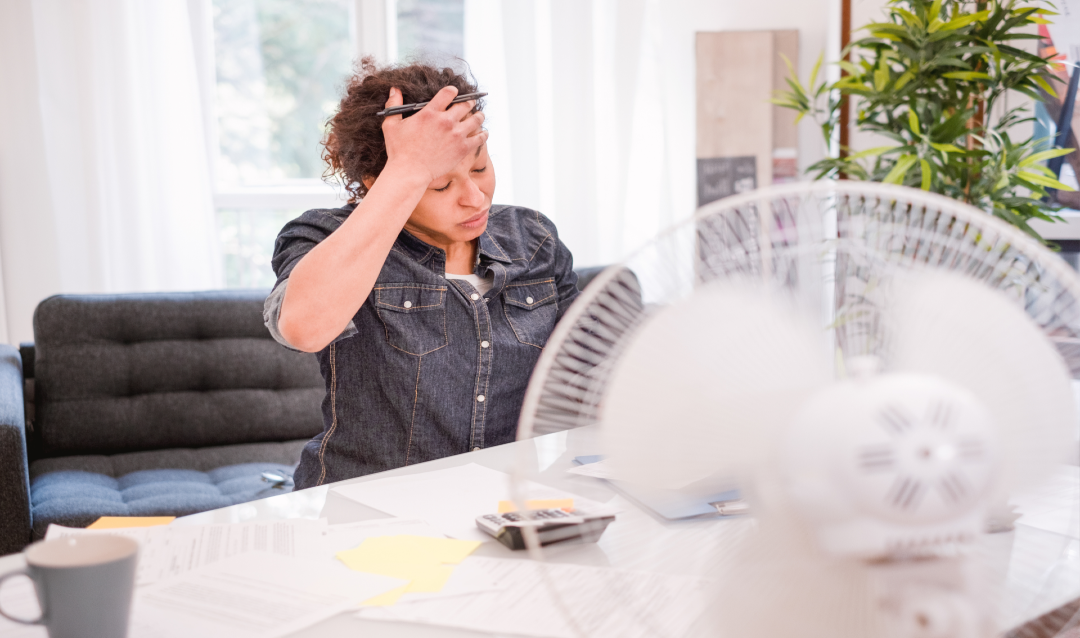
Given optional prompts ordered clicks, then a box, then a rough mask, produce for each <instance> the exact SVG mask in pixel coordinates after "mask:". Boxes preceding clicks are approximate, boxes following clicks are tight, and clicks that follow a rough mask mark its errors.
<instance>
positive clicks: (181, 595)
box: [129, 554, 404, 638]
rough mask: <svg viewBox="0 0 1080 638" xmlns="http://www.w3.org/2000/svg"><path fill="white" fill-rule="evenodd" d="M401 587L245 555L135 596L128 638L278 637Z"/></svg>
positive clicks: (352, 574) (284, 560) (369, 576)
mask: <svg viewBox="0 0 1080 638" xmlns="http://www.w3.org/2000/svg"><path fill="white" fill-rule="evenodd" d="M403 582H404V581H402V580H399V579H396V578H389V577H387V576H378V575H375V574H365V573H359V572H349V571H346V570H331V569H327V567H326V566H325V565H319V564H314V563H312V562H311V561H306V560H299V559H296V558H288V557H285V556H279V555H276V554H244V555H240V556H234V557H232V558H229V559H227V560H222V561H219V562H217V563H216V564H214V565H211V566H209V567H204V568H202V569H198V570H195V571H191V572H188V573H186V574H183V575H182V576H178V577H176V578H172V579H169V580H167V581H163V582H160V583H158V584H156V585H151V586H148V587H144V588H139V589H138V590H136V594H135V601H134V605H133V610H132V623H131V630H130V631H129V636H130V637H131V638H171V637H173V636H176V637H180V636H184V637H187V636H199V637H200V638H215V637H217V636H221V637H229V638H234V637H239V638H243V637H246V636H252V637H255V636H258V637H259V638H275V637H277V636H284V635H287V634H291V633H293V632H296V631H299V630H301V629H303V628H305V627H309V626H311V625H314V624H315V623H318V622H321V621H322V620H325V619H327V618H329V617H331V616H333V615H335V614H338V613H340V612H342V611H345V610H347V609H350V608H352V607H354V606H355V605H356V604H357V603H358V602H360V601H361V600H366V599H368V598H371V597H372V596H377V595H378V594H380V593H382V592H385V591H389V590H391V589H394V588H396V587H400V586H401V585H402V584H403Z"/></svg>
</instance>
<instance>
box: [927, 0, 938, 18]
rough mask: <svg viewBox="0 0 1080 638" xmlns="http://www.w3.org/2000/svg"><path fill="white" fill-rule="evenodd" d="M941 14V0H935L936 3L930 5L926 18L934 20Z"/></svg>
mask: <svg viewBox="0 0 1080 638" xmlns="http://www.w3.org/2000/svg"><path fill="white" fill-rule="evenodd" d="M939 15H941V0H934V4H932V5H930V11H929V12H928V13H927V14H926V18H927V19H928V20H930V22H933V21H934V20H937V19H938V16H939Z"/></svg>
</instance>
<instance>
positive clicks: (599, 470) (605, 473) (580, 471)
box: [566, 461, 615, 480]
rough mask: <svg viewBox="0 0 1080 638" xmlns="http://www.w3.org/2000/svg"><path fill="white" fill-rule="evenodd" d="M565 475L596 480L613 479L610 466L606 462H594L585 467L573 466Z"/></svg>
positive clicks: (613, 475)
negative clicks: (575, 475)
mask: <svg viewBox="0 0 1080 638" xmlns="http://www.w3.org/2000/svg"><path fill="white" fill-rule="evenodd" d="M566 472H567V474H577V475H578V476H589V477H592V478H598V479H609V480H610V479H613V478H615V474H614V473H613V472H612V471H611V464H610V463H609V462H608V461H596V462H595V463H586V464H585V465H575V466H574V467H572V468H570V469H569V470H566Z"/></svg>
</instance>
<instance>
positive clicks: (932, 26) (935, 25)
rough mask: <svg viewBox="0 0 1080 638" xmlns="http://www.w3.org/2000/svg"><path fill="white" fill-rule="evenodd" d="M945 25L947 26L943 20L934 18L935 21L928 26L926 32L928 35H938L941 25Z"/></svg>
mask: <svg viewBox="0 0 1080 638" xmlns="http://www.w3.org/2000/svg"><path fill="white" fill-rule="evenodd" d="M943 24H945V23H944V22H942V21H941V20H939V19H938V18H934V19H933V20H931V21H930V24H928V25H926V31H927V32H928V33H936V32H937V30H938V29H940V28H941V25H943Z"/></svg>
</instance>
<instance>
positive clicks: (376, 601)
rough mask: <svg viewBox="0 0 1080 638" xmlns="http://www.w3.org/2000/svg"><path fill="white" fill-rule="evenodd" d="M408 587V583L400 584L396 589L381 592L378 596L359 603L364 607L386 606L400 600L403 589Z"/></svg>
mask: <svg viewBox="0 0 1080 638" xmlns="http://www.w3.org/2000/svg"><path fill="white" fill-rule="evenodd" d="M408 588H409V586H408V585H402V586H401V587H398V588H397V589H391V590H390V591H388V592H384V593H381V594H379V595H378V596H373V597H371V598H368V599H367V600H365V601H364V602H362V603H360V604H361V605H363V606H364V607H388V606H390V605H393V604H394V603H396V602H397V601H399V600H401V597H402V595H404V594H405V590H406V589H408Z"/></svg>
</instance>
